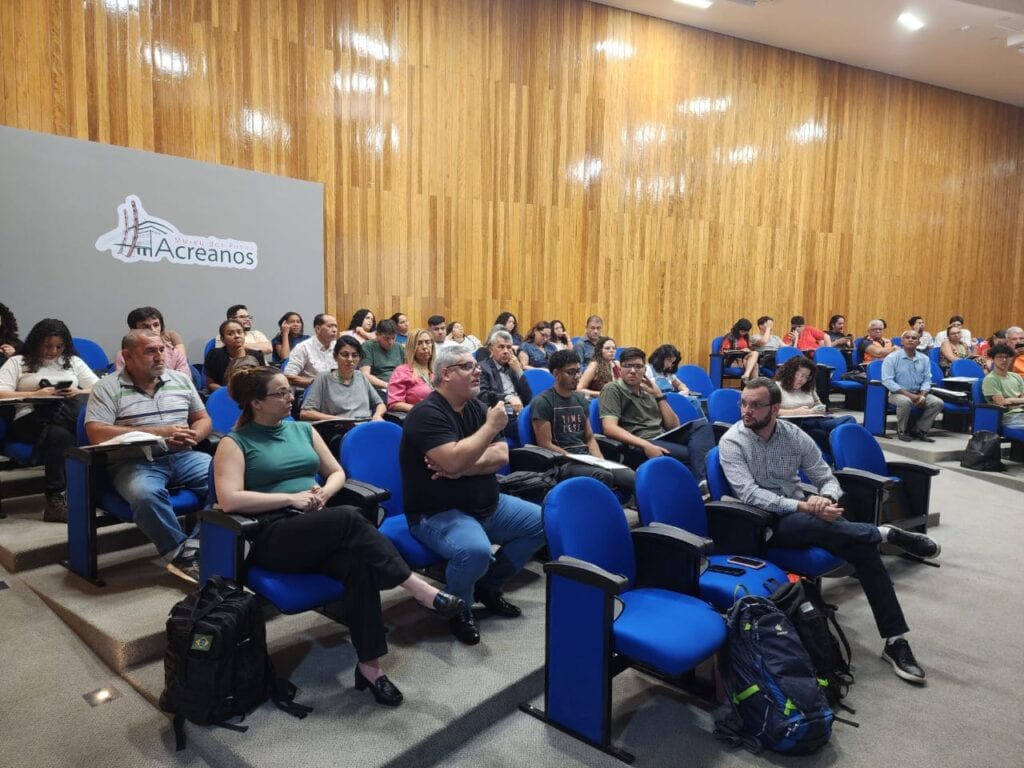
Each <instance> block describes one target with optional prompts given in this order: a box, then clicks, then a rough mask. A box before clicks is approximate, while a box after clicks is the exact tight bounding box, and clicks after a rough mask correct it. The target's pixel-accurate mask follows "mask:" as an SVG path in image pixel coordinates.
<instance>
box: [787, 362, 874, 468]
mask: <svg viewBox="0 0 1024 768" xmlns="http://www.w3.org/2000/svg"><path fill="white" fill-rule="evenodd" d="M815 373H816V368H815V367H814V363H812V362H811V361H810V360H808V359H807V358H806V357H793V358H790V359H789V360H787V361H786V362H784V363H783V364H782V365H781V366H779V369H778V370H777V371H775V381H776V382H777V383H778V385H779V389H780V390H781V392H782V401H781V403H780V405H781V407H780V409H779V416H780V417H782V418H786V417H788V416H814V417H819V416H820V417H821V418H802V419H798V420H796V422H795V423H796V425H797V426H798V427H800V428H801V429H803V431H804V432H806V433H807V434H809V435H810V436H811V437H812V438H813V439H814V442H815V443H817V444H818V447H819V448H821V450H822V452H823V453H828V454H831V453H832V448H831V446H830V444H829V439H828V438H829V435H831V434H832V430H833V429H835V428H836V427H840V426H842V425H843V424H856V423H857V420H856V419H855V418H853V416H825V410H826V409H825V405H824V403H822V402H821V399H820V398H819V397H818V392H817V391H816V389H815V387H814V377H815Z"/></svg>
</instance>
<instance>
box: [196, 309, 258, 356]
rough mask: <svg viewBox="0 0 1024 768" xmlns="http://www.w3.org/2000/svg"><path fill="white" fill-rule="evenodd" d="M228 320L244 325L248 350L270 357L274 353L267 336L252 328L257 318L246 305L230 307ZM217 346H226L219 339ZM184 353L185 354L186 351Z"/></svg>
mask: <svg viewBox="0 0 1024 768" xmlns="http://www.w3.org/2000/svg"><path fill="white" fill-rule="evenodd" d="M227 319H228V320H236V321H238V322H239V323H241V324H242V330H243V331H245V348H246V349H251V350H254V351H256V352H261V353H263V355H264V356H266V355H269V354H271V353H272V352H273V351H274V348H273V345H272V344H271V343H270V339H268V338H267V336H266V334H264V333H263V332H262V331H258V330H256V329H254V328H253V327H252V321H253V320H255V319H256V318H255V317H253V316H252V315H250V314H249V310H248V309H247V308H246V306H245V304H233V305H232V306H230V307H228V311H227ZM215 346H218V347H222V346H224V341H223V339H220V338H218V339H217V343H216V344H215ZM182 351H183V352H184V350H182Z"/></svg>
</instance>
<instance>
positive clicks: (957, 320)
mask: <svg viewBox="0 0 1024 768" xmlns="http://www.w3.org/2000/svg"><path fill="white" fill-rule="evenodd" d="M953 323H960V325H963V324H964V317H963V315H952V316H951V317H950V318H949V324H950V325H952V324H953Z"/></svg>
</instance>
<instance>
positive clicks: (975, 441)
mask: <svg viewBox="0 0 1024 768" xmlns="http://www.w3.org/2000/svg"><path fill="white" fill-rule="evenodd" d="M1000 440H1001V438H1000V437H999V435H997V434H996V433H995V432H990V431H989V430H987V429H979V430H978V431H977V432H975V433H974V434H973V435H971V439H970V440H968V441H967V447H966V448H965V449H964V453H963V456H962V457H961V458H960V466H961V467H964V468H965V469H977V470H980V471H981V472H1005V471H1006V465H1005V464H1003V454H1002V444H1001V442H1000Z"/></svg>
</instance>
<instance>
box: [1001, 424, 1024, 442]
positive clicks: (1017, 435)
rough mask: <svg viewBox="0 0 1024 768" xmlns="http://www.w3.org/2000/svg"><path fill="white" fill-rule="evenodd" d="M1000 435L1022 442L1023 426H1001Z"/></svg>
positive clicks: (1023, 440)
mask: <svg viewBox="0 0 1024 768" xmlns="http://www.w3.org/2000/svg"><path fill="white" fill-rule="evenodd" d="M1002 435H1003V437H1005V438H1007V439H1009V440H1020V441H1022V442H1024V427H1003V428H1002Z"/></svg>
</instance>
